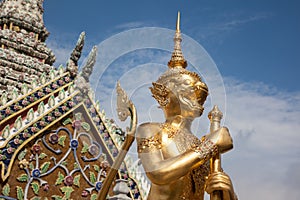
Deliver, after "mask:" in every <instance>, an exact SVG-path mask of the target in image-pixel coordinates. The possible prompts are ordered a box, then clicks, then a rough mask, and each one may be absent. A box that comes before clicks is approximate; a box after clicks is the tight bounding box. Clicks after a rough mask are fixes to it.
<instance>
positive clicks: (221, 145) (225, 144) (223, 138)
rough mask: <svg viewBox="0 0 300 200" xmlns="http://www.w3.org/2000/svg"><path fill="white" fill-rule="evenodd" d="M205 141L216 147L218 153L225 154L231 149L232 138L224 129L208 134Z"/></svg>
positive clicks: (226, 129)
mask: <svg viewBox="0 0 300 200" xmlns="http://www.w3.org/2000/svg"><path fill="white" fill-rule="evenodd" d="M206 139H209V140H210V141H211V142H213V143H214V144H215V145H217V147H218V149H219V152H220V153H225V152H226V151H229V150H231V149H232V148H233V142H232V138H231V136H230V133H229V130H228V128H226V127H222V128H219V129H218V130H217V131H214V132H212V133H209V134H208V135H206Z"/></svg>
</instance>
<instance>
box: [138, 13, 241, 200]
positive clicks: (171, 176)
mask: <svg viewBox="0 0 300 200" xmlns="http://www.w3.org/2000/svg"><path fill="white" fill-rule="evenodd" d="M179 15H180V14H179V13H178V19H177V28H176V33H175V38H174V42H175V47H174V52H173V54H172V57H171V60H170V61H169V63H168V66H169V69H168V70H167V71H166V72H164V73H163V74H162V75H161V76H160V77H159V78H158V80H157V81H156V82H154V83H153V87H151V88H150V89H151V92H152V94H153V97H154V98H155V99H156V100H157V101H158V103H159V105H160V107H161V108H162V109H163V111H164V115H165V118H166V121H165V122H164V123H153V122H149V123H144V124H142V125H140V126H139V127H138V129H137V135H136V138H137V143H138V153H139V158H140V159H141V162H142V165H143V167H144V169H145V171H146V173H147V176H148V178H149V179H150V181H151V182H152V184H151V189H150V193H149V196H148V199H150V200H167V199H170V200H171V199H172V200H175V199H176V200H177V199H190V200H196V199H197V200H201V199H203V198H204V191H205V190H206V192H208V193H209V194H211V199H220V200H221V199H222V200H236V199H237V197H236V195H235V193H234V190H233V185H232V183H231V180H230V178H229V176H228V175H227V174H225V173H224V172H223V171H222V169H221V168H220V156H219V153H224V152H226V151H228V150H230V149H232V148H233V144H232V139H231V136H230V134H229V131H228V129H227V128H225V127H222V128H220V120H221V118H222V113H221V112H220V111H219V110H218V109H217V107H216V106H215V107H214V109H213V110H212V111H211V112H210V114H209V117H210V119H211V132H210V133H209V134H207V135H206V136H203V137H202V138H201V139H198V138H197V137H196V136H195V135H193V134H192V132H191V129H190V127H191V123H192V121H193V120H194V119H195V118H196V117H199V116H201V114H202V112H203V104H204V102H205V100H206V97H207V95H208V88H207V86H206V84H205V83H203V82H202V81H201V78H200V77H199V75H198V74H196V73H194V72H190V71H188V70H186V69H185V68H186V66H187V62H186V61H185V59H184V57H183V55H182V51H181V46H180V43H181V40H182V39H181V34H180V30H179ZM210 159H211V169H210V166H209V163H210V162H209V160H210ZM210 171H211V173H210Z"/></svg>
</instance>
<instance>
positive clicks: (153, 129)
mask: <svg viewBox="0 0 300 200" xmlns="http://www.w3.org/2000/svg"><path fill="white" fill-rule="evenodd" d="M160 130H161V123H158V122H157V123H156V122H147V123H143V124H140V125H139V126H138V128H137V132H136V134H137V138H150V137H152V136H154V135H156V134H157V133H158V132H159V131H160Z"/></svg>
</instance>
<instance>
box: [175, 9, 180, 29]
mask: <svg viewBox="0 0 300 200" xmlns="http://www.w3.org/2000/svg"><path fill="white" fill-rule="evenodd" d="M176 31H177V32H180V12H179V11H178V14H177V24H176Z"/></svg>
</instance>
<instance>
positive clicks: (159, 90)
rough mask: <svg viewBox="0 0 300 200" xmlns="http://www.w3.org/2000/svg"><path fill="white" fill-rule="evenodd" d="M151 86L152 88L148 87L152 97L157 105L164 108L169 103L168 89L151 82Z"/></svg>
mask: <svg viewBox="0 0 300 200" xmlns="http://www.w3.org/2000/svg"><path fill="white" fill-rule="evenodd" d="M152 85H153V87H150V90H151V93H152V96H153V97H154V98H155V99H156V100H157V102H158V103H159V105H161V106H162V107H164V106H166V105H167V104H168V103H169V102H170V100H169V98H168V95H169V93H170V91H169V89H168V88H167V87H166V86H165V85H163V84H160V83H156V82H153V83H152Z"/></svg>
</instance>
